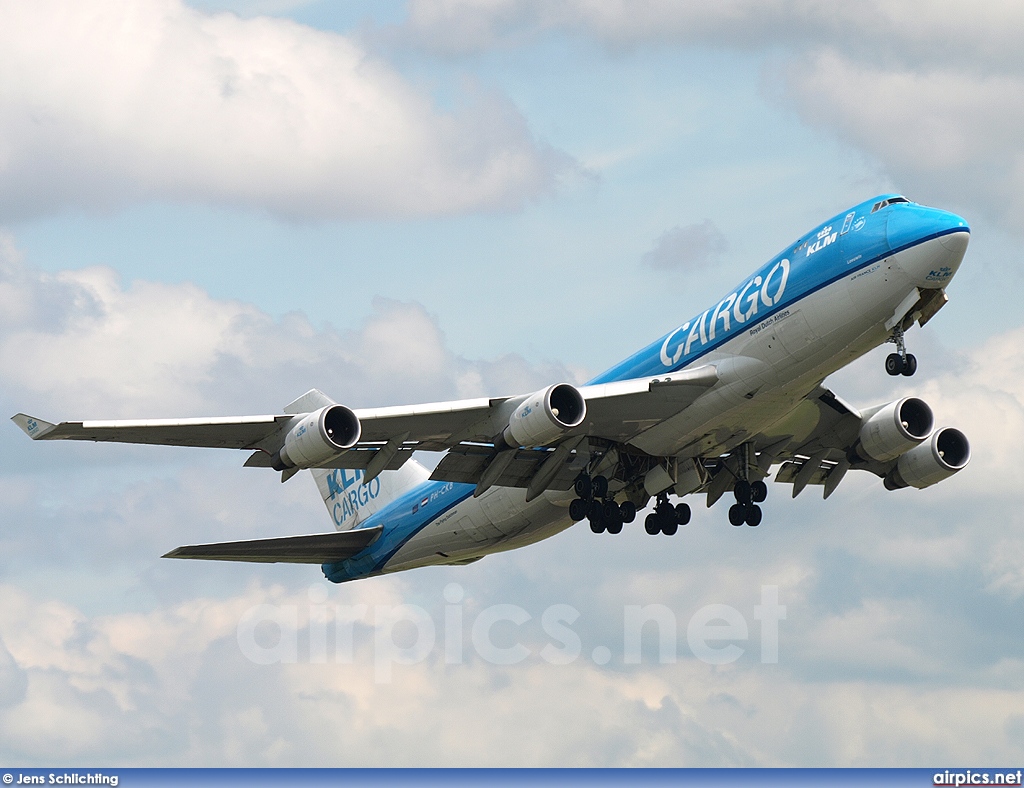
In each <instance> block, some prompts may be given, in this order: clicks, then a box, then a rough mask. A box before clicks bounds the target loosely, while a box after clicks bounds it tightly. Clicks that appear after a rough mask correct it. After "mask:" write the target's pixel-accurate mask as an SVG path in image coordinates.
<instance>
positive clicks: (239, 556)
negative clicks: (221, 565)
mask: <svg viewBox="0 0 1024 788" xmlns="http://www.w3.org/2000/svg"><path fill="white" fill-rule="evenodd" d="M383 530H384V526H382V525H378V526H377V527H375V528H357V529H355V530H352V531H338V532H336V533H326V534H309V535H307V536H280V537H276V538H273V539H247V540H243V541H240V542H215V543H212V544H193V545H185V546H184V547H177V548H175V549H174V550H171V551H170V552H169V553H167V554H166V555H164V556H163V558H191V559H199V560H203V561H247V562H250V563H261V564H276V563H286V564H330V563H333V562H335V561H344V560H345V559H346V558H351V557H352V556H354V555H355V554H356V553H358V552H360V551H361V550H363V549H364V548H366V547H368V546H369V545H371V544H373V542H375V541H376V540H377V538H378V537H379V536H380V535H381V532H382V531H383Z"/></svg>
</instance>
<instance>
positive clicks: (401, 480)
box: [310, 460, 430, 531]
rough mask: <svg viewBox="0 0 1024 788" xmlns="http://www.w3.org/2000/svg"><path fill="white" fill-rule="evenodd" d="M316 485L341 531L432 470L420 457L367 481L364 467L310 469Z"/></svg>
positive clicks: (353, 526) (385, 504)
mask: <svg viewBox="0 0 1024 788" xmlns="http://www.w3.org/2000/svg"><path fill="white" fill-rule="evenodd" d="M310 472H311V473H312V474H313V478H314V479H316V486H317V487H318V488H319V489H320V495H321V497H322V498H323V499H324V503H325V504H327V511H329V512H330V513H331V518H332V519H333V520H334V527H335V528H337V529H338V530H339V531H348V530H351V529H352V528H355V527H356V526H357V525H358V524H359V523H361V522H362V521H363V520H365V519H366V518H367V517H369V516H370V515H372V514H374V513H375V512H378V511H380V510H381V509H383V508H384V507H385V506H387V505H388V504H389V503H391V502H392V501H393V500H395V499H396V498H398V497H400V496H401V495H403V494H404V493H406V492H408V491H409V490H411V489H412V488H413V487H416V486H418V485H420V484H422V483H423V482H425V481H426V480H427V479H429V478H430V471H428V470H427V469H426V468H424V467H423V466H422V465H420V464H419V463H418V462H416V460H408V461H407V462H406V463H405V465H403V466H402V467H401V468H399V469H398V470H397V471H383V472H382V473H381V474H380V475H379V476H377V477H376V478H374V479H371V480H370V482H369V483H368V484H364V483H363V479H364V478H366V474H365V472H363V471H361V470H349V469H348V468H314V469H313V470H312V471H310Z"/></svg>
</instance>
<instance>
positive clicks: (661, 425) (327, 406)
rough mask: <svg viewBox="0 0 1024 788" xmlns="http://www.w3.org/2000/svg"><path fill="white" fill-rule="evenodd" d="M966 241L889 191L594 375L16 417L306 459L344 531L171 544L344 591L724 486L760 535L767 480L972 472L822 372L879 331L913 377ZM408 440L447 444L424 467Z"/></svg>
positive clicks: (944, 444) (681, 517)
mask: <svg viewBox="0 0 1024 788" xmlns="http://www.w3.org/2000/svg"><path fill="white" fill-rule="evenodd" d="M969 238H970V230H969V228H968V226H967V223H966V222H965V221H964V220H963V219H961V218H960V217H959V216H955V215H954V214H951V213H947V212H945V211H941V210H937V209H935V208H927V207H925V206H922V205H917V204H915V203H912V202H910V201H909V200H907V199H906V198H904V197H900V196H898V195H885V196H881V197H878V198H876V199H874V200H871V201H869V202H866V203H863V204H861V205H857V206H855V207H853V208H851V209H849V210H848V211H845V212H843V213H841V214H839V215H838V216H835V217H833V218H831V219H829V220H828V221H827V222H825V223H824V224H822V225H819V226H818V227H815V228H814V229H813V230H811V231H810V232H808V233H807V234H805V235H802V236H801V237H800V238H799V239H798V240H797V241H796V242H795V243H793V244H791V245H790V246H788V247H787V248H786V249H784V250H783V251H782V252H781V253H780V254H779V255H777V256H776V257H775V258H773V259H772V260H769V261H768V262H767V263H765V264H764V265H763V266H761V267H760V268H759V269H757V271H755V272H754V273H753V274H752V275H751V276H750V277H748V278H747V279H744V280H743V281H742V282H740V284H739V285H738V286H737V287H736V288H734V289H733V290H732V291H730V292H729V293H727V294H726V295H725V297H724V298H722V299H721V300H719V301H717V302H716V303H714V304H712V305H710V306H709V307H708V308H707V309H705V310H704V311H702V312H699V313H698V314H696V315H694V316H693V317H691V318H690V319H688V320H686V321H685V322H683V323H682V324H681V325H679V326H677V327H676V328H673V329H672V330H671V331H669V332H668V333H667V334H666V335H664V336H663V337H661V338H660V339H658V340H656V341H655V342H653V343H651V344H650V345H648V346H647V347H645V348H644V349H643V350H640V351H639V352H637V353H635V354H634V355H632V356H630V357H629V358H627V359H626V360H625V361H622V362H620V363H619V364H616V365H615V366H614V367H612V368H611V369H609V370H608V371H606V372H604V373H602V374H600V375H598V376H597V377H596V378H594V379H593V380H592V381H590V382H589V383H587V384H586V385H584V386H574V385H571V384H569V383H565V382H561V383H555V384H553V385H550V386H548V387H547V388H544V389H542V390H540V391H536V392H533V393H530V394H525V395H523V394H519V395H515V396H500V397H490V398H480V399H469V400H458V401H453V402H439V403H430V404H425V405H411V406H402V407H386V408H371V409H364V410H352V409H350V408H348V407H346V406H344V405H341V404H338V403H335V402H334V401H333V400H331V399H330V398H329V397H327V396H326V395H325V394H323V393H321V392H320V391H317V390H316V389H314V390H312V391H309V392H307V393H306V394H303V395H302V396H301V397H299V398H298V399H297V400H295V401H294V402H292V403H291V404H290V405H288V406H286V407H284V408H283V409H282V412H280V413H276V414H272V415H267V416H243V417H228V418H210V419H180V420H164V419H160V420H139V421H135V420H132V421H70V422H63V423H61V424H51V423H48V422H45V421H43V420H41V419H36V418H32V417H30V416H26V415H24V414H18V415H17V416H14V421H15V422H16V423H17V424H18V426H19V427H21V428H22V429H23V430H24V431H25V432H26V433H27V434H28V435H29V437H31V438H32V439H33V440H87V441H114V442H120V443H151V444H168V445H174V446H208V447H227V448H234V449H243V450H246V451H249V452H251V455H250V456H249V458H248V459H247V460H246V462H245V465H246V466H247V467H251V468H267V469H273V470H275V471H277V472H279V473H280V474H281V480H282V481H287V480H288V479H289V478H291V477H292V476H294V475H295V474H296V473H298V472H299V471H300V470H305V469H308V470H310V471H311V473H312V474H313V478H314V479H315V480H316V484H317V486H318V488H319V490H320V494H321V496H322V497H323V499H324V502H325V503H326V504H327V509H328V511H329V513H330V516H331V518H332V520H333V522H334V527H335V531H334V532H328V533H320V534H311V535H305V536H286V537H282V538H276V539H256V540H249V541H241V542H222V543H217V544H201V545H190V546H187V547H179V548H177V549H175V550H172V551H171V552H169V553H167V555H166V556H165V557H167V558H202V559H215V560H223V561H261V562H275V561H286V562H293V563H311V564H321V565H322V568H323V572H324V575H325V576H326V577H327V578H328V579H329V580H331V581H333V582H336V583H340V582H343V581H346V580H355V579H357V578H362V577H368V576H372V575H379V574H384V573H388V572H398V571H401V570H404V569H412V568H414V567H418V566H427V565H431V564H468V563H471V562H473V561H477V560H479V559H480V558H482V557H483V556H485V555H488V554H489V553H494V552H498V551H502V550H511V549H513V548H516V547H522V546H524V545H528V544H530V543H532V542H536V541H539V540H541V539H545V538H547V537H549V536H552V535H554V534H556V533H558V532H559V531H562V530H564V529H566V528H568V527H569V526H571V525H572V524H573V523H574V522H578V521H582V520H588V521H589V523H590V528H591V529H592V530H593V531H594V532H595V533H610V534H617V533H619V532H621V531H622V528H623V525H624V524H629V523H632V522H633V521H634V520H635V518H636V514H637V512H638V511H639V510H641V509H643V508H644V507H646V506H648V505H649V504H650V503H651V502H652V501H653V508H652V510H651V512H650V513H649V514H647V515H646V519H645V521H644V527H645V530H646V531H647V533H649V534H651V535H658V534H665V535H672V534H675V533H676V532H677V530H678V528H679V526H680V525H685V524H686V523H688V522H689V520H690V506H689V505H688V504H687V503H686V502H685V499H686V498H688V497H690V496H697V495H703V496H704V498H705V500H706V502H707V505H708V506H709V507H710V506H713V505H714V504H715V503H716V502H717V501H718V500H719V499H721V498H722V497H723V496H725V495H726V494H731V497H732V498H733V499H734V502H733V503H732V504H731V505H730V506H729V507H728V517H729V522H730V523H731V524H732V525H734V526H742V525H744V524H745V525H746V526H757V525H759V524H760V522H761V508H760V506H758V504H759V503H761V502H762V501H764V500H765V497H766V496H767V494H768V486H767V484H766V483H765V480H766V479H768V478H769V477H771V475H772V473H773V471H774V479H773V481H774V482H776V483H779V484H787V485H790V486H791V489H792V494H793V496H794V497H795V496H797V495H799V494H800V493H801V492H802V491H803V490H805V489H806V488H807V487H808V485H816V486H819V487H821V488H823V491H824V496H825V498H828V497H829V496H830V495H832V493H833V492H834V491H835V489H836V487H837V486H838V485H839V483H840V482H841V481H842V480H843V478H844V477H845V475H846V473H847V472H848V471H850V470H851V469H856V470H863V471H867V472H869V473H873V474H875V475H876V476H878V477H880V478H881V479H882V480H883V483H884V485H885V487H886V488H887V489H888V490H897V489H899V488H903V487H917V488H924V487H928V486H929V485H932V484H935V483H937V482H940V481H942V480H943V479H946V478H948V477H949V476H952V475H953V474H954V473H957V472H958V471H960V470H961V469H963V468H964V467H965V466H966V465H967V462H968V460H969V459H970V446H969V444H968V441H967V438H966V437H965V436H964V435H963V433H961V432H960V431H959V430H956V429H953V428H950V427H943V428H940V429H935V428H934V426H933V418H932V411H931V408H929V407H928V405H927V404H926V403H925V402H923V401H922V400H920V399H918V398H916V397H904V398H902V399H899V400H896V401H893V402H888V403H886V404H883V405H874V406H872V407H868V408H861V409H858V408H855V407H853V406H852V405H850V404H848V403H847V402H845V401H844V400H842V399H841V398H840V397H839V396H838V395H836V394H833V393H832V392H831V391H830V390H829V389H827V388H826V387H825V386H824V385H823V381H824V380H825V378H826V377H827V376H828V375H830V374H831V373H833V372H835V371H836V370H838V369H840V368H841V367H843V366H845V365H846V364H849V363H850V362H851V361H853V360H854V359H856V358H858V357H860V356H862V355H864V354H865V353H867V352H868V351H870V350H872V349H873V348H876V347H878V346H879V345H882V344H884V343H886V342H892V343H894V344H895V350H894V352H893V353H891V354H889V356H888V357H887V358H886V360H885V371H886V372H887V373H888V374H890V375H908V376H909V375H913V374H914V372H915V370H916V369H917V360H916V359H915V358H914V356H913V355H912V354H910V353H908V352H907V349H906V343H905V332H907V331H908V330H909V329H910V327H911V326H912V325H913V324H914V323H917V324H918V325H920V326H924V325H925V324H926V323H928V321H929V320H931V319H932V317H934V316H935V313H936V312H938V311H939V309H941V308H942V307H943V305H945V303H946V300H947V299H946V286H947V285H948V284H949V282H950V280H951V279H952V278H953V276H954V274H956V272H957V269H958V268H959V267H960V263H961V261H962V260H963V257H964V253H965V251H966V250H967V243H968V240H969ZM417 450H426V451H435V452H445V454H444V456H443V458H442V459H441V461H440V463H439V464H438V465H437V467H436V468H435V469H434V470H433V472H431V471H428V470H427V469H426V468H424V467H423V466H422V465H420V464H419V463H418V462H416V460H414V459H413V453H414V452H415V451H417ZM673 496H675V497H677V498H682V499H684V501H683V502H679V503H675V504H673V503H672V498H673Z"/></svg>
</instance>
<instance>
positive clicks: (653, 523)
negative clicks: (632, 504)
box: [644, 512, 661, 536]
mask: <svg viewBox="0 0 1024 788" xmlns="http://www.w3.org/2000/svg"><path fill="white" fill-rule="evenodd" d="M644 530H645V531H647V533H649V534H650V535H651V536H654V535H655V534H656V533H658V532H659V531H660V530H661V523H660V522H659V521H658V515H656V514H654V513H653V512H652V513H651V514H649V515H647V517H646V518H645V519H644Z"/></svg>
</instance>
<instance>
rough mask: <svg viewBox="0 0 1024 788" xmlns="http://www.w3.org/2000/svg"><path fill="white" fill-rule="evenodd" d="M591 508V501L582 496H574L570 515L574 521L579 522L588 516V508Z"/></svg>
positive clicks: (570, 506) (570, 505)
mask: <svg viewBox="0 0 1024 788" xmlns="http://www.w3.org/2000/svg"><path fill="white" fill-rule="evenodd" d="M589 508H590V502H589V501H584V500H583V499H582V498H573V500H572V502H571V503H570V504H569V517H570V518H572V521H573V522H574V523H578V522H579V521H580V520H582V519H584V518H585V517H586V516H587V510H588V509H589Z"/></svg>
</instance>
